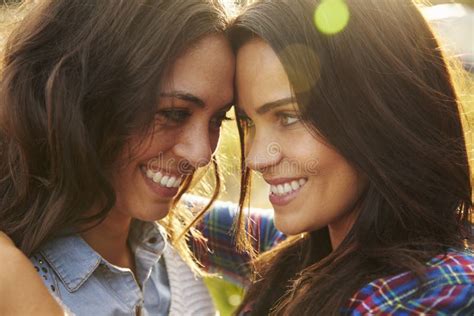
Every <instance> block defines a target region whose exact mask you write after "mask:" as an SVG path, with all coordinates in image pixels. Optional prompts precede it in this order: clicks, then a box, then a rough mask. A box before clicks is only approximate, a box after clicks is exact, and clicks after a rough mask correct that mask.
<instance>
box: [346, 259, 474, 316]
mask: <svg viewBox="0 0 474 316" xmlns="http://www.w3.org/2000/svg"><path fill="white" fill-rule="evenodd" d="M424 281H425V282H424V283H423V285H422V286H420V282H419V280H418V279H417V278H416V277H415V276H414V275H413V274H412V273H410V272H406V273H401V274H398V275H395V276H391V277H388V278H381V279H377V280H374V281H372V282H370V283H369V284H367V285H365V286H364V287H362V288H361V289H360V290H359V291H358V292H357V293H356V294H355V295H354V296H353V297H352V298H351V301H350V303H349V304H350V310H351V312H353V311H355V312H356V314H357V313H360V314H364V313H375V314H378V313H394V312H398V313H428V314H429V313H445V314H463V315H464V314H472V313H474V300H473V299H472V298H473V297H474V255H473V253H472V252H471V251H469V250H466V251H455V250H452V251H449V252H447V253H446V254H442V255H439V256H436V257H435V258H433V259H432V260H430V261H429V262H428V263H427V269H426V273H425V280H424Z"/></svg>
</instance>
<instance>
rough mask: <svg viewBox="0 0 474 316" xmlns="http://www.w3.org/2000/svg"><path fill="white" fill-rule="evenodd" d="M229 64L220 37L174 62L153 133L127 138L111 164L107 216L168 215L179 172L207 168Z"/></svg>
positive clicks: (226, 104)
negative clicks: (112, 201)
mask: <svg viewBox="0 0 474 316" xmlns="http://www.w3.org/2000/svg"><path fill="white" fill-rule="evenodd" d="M234 65H235V58H234V55H233V53H232V51H231V49H230V46H229V44H228V42H227V40H226V39H225V37H224V36H223V35H211V36H207V37H205V38H203V39H202V40H200V41H199V42H198V43H196V44H195V45H193V46H192V47H191V48H190V49H189V50H188V51H186V53H185V54H184V55H183V56H182V57H180V58H178V60H177V61H176V62H175V64H174V65H173V67H171V70H170V72H169V75H168V76H167V77H166V78H164V81H163V82H164V83H165V84H164V87H163V89H162V91H161V93H160V98H159V101H158V106H157V112H156V117H155V125H154V129H153V132H152V133H150V135H148V136H147V137H146V138H145V139H142V138H141V137H139V136H136V137H135V139H132V140H131V141H130V143H129V144H128V146H126V147H127V148H126V150H124V153H123V155H122V157H121V158H120V159H119V161H118V163H117V165H118V166H117V168H116V169H117V170H116V171H115V172H114V176H113V179H112V183H113V187H114V189H115V192H116V196H117V201H116V204H115V206H114V208H113V209H112V213H114V214H115V215H118V214H120V215H122V216H125V217H132V218H138V219H141V220H145V221H154V220H158V219H161V218H163V217H164V216H166V215H167V214H168V211H169V208H170V205H171V203H172V200H173V197H174V196H176V194H177V192H178V188H179V185H180V183H181V181H182V179H183V177H184V176H185V174H189V173H191V172H193V171H194V170H195V169H196V168H198V167H202V166H204V165H206V164H208V163H209V161H210V159H211V156H212V153H213V152H214V150H215V149H216V147H217V143H218V140H219V134H220V125H221V123H222V121H223V120H224V119H225V117H226V112H227V111H228V110H229V108H230V106H231V104H232V101H233V77H234ZM130 152H131V153H132V159H131V161H130V154H129V153H130Z"/></svg>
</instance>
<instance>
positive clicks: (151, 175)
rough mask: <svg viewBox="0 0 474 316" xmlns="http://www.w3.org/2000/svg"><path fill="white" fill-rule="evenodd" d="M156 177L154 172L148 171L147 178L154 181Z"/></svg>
mask: <svg viewBox="0 0 474 316" xmlns="http://www.w3.org/2000/svg"><path fill="white" fill-rule="evenodd" d="M154 175H155V174H154V173H153V171H151V170H149V169H148V170H147V171H146V176H147V177H148V178H150V179H153V177H154Z"/></svg>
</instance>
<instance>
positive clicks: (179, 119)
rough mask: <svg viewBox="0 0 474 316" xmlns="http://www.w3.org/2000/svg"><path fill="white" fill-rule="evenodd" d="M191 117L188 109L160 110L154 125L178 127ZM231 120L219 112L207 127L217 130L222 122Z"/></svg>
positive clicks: (224, 113)
mask: <svg viewBox="0 0 474 316" xmlns="http://www.w3.org/2000/svg"><path fill="white" fill-rule="evenodd" d="M192 115H193V113H192V111H190V110H188V109H177V108H169V109H162V110H159V111H158V112H156V114H155V121H156V123H158V124H160V125H162V126H166V127H180V126H182V125H183V124H185V123H186V122H187V121H188V119H189V118H191V116H192ZM231 120H232V118H230V117H228V116H227V112H220V113H218V114H216V115H214V117H213V118H211V120H210V122H209V127H210V128H212V129H219V128H220V127H221V126H222V123H223V122H224V121H231Z"/></svg>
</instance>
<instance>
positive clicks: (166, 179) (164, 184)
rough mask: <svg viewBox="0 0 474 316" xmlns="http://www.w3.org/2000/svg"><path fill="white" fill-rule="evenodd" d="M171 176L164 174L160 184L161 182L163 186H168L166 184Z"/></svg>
mask: <svg viewBox="0 0 474 316" xmlns="http://www.w3.org/2000/svg"><path fill="white" fill-rule="evenodd" d="M169 178H170V177H168V176H164V177H163V178H161V181H160V184H161V186H162V187H164V186H166V184H167V183H168V179H169Z"/></svg>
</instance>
